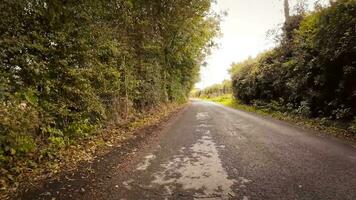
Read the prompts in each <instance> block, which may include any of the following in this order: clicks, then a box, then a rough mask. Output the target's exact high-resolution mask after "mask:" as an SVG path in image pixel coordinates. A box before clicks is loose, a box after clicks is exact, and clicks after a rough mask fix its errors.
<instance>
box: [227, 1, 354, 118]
mask: <svg viewBox="0 0 356 200" xmlns="http://www.w3.org/2000/svg"><path fill="white" fill-rule="evenodd" d="M355 11H356V2H355V1H353V0H338V1H336V2H334V3H331V5H330V6H329V7H326V8H322V9H319V10H317V11H314V12H312V13H309V14H305V15H299V16H292V17H291V18H290V19H289V20H288V21H287V22H286V24H285V26H284V28H283V35H282V38H283V39H282V41H281V42H280V45H279V46H277V47H276V48H274V49H273V50H270V51H268V52H265V53H263V54H261V55H260V56H258V57H257V58H255V59H249V60H247V61H245V62H243V63H237V64H234V65H233V66H232V68H231V70H230V72H231V75H232V87H233V91H234V96H235V97H236V98H237V99H239V100H241V101H242V102H243V103H247V104H253V103H254V102H256V101H259V102H265V103H266V104H271V103H273V102H276V103H277V104H278V105H280V107H281V110H286V111H290V112H293V113H296V114H298V115H303V116H307V117H320V118H328V119H334V120H342V121H346V122H350V121H351V120H352V119H353V118H354V117H355V115H356V95H355V94H356V49H355V47H356V17H355Z"/></svg>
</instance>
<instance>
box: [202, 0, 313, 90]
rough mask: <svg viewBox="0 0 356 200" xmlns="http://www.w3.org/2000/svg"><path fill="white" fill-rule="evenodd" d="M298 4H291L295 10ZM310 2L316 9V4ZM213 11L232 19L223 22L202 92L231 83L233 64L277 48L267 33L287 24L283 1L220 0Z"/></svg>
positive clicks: (204, 77) (203, 69)
mask: <svg viewBox="0 0 356 200" xmlns="http://www.w3.org/2000/svg"><path fill="white" fill-rule="evenodd" d="M296 1H297V0H290V4H291V5H290V7H291V9H292V8H293V7H294V5H295V4H296ZM308 1H309V2H308V3H309V5H310V6H311V7H312V5H313V2H315V1H316V0H308ZM213 10H215V11H216V12H220V11H227V13H228V15H227V16H226V17H224V18H223V21H222V22H221V32H222V36H221V37H220V38H218V39H216V42H217V43H218V45H219V47H218V48H216V49H214V50H213V51H212V54H211V55H210V56H209V57H208V58H207V60H206V61H207V63H208V65H207V66H206V67H201V72H200V79H201V81H200V82H199V83H197V84H196V87H197V88H199V89H203V88H205V87H208V86H210V85H213V84H215V83H221V82H222V81H223V80H225V79H230V76H229V73H228V69H229V68H230V65H231V64H232V63H233V62H241V61H243V60H245V59H247V58H248V57H249V56H252V57H255V56H256V55H257V54H259V53H261V52H263V51H265V50H268V49H269V48H271V47H273V46H274V45H275V44H274V43H273V40H271V39H268V38H267V36H266V33H267V31H268V30H271V29H276V28H277V27H278V26H280V25H281V24H282V23H283V22H284V12H283V0H217V4H215V5H214V7H213Z"/></svg>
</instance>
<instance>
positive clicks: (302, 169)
mask: <svg viewBox="0 0 356 200" xmlns="http://www.w3.org/2000/svg"><path fill="white" fill-rule="evenodd" d="M159 135H160V136H159V138H156V139H155V140H154V141H152V142H151V143H150V144H149V145H148V146H142V148H140V147H138V149H137V150H136V151H135V153H134V154H133V157H134V158H133V159H132V160H131V161H130V163H129V165H131V166H129V167H126V168H125V170H119V169H118V168H115V167H111V168H110V169H112V170H109V171H105V172H102V173H104V174H105V173H106V174H109V175H108V177H110V178H108V179H105V180H101V181H102V182H101V183H100V184H97V185H96V186H95V187H94V189H91V190H88V189H83V191H85V192H83V194H81V195H80V196H75V198H76V199H135V200H136V199H241V200H253V199H273V200H276V199H286V200H289V199H298V200H299V199H322V200H327V199H332V200H335V199H350V200H355V199H356V148H355V147H354V146H352V145H351V144H348V143H346V142H343V141H341V140H339V139H336V138H333V137H330V136H325V135H323V134H321V135H320V134H319V135H318V134H315V133H313V132H311V131H306V130H303V129H301V128H299V127H296V126H294V125H291V124H288V123H286V122H281V121H278V120H274V119H269V118H266V117H261V116H258V115H255V114H251V113H247V112H243V111H239V110H234V109H231V108H227V107H224V106H220V105H217V104H214V103H209V102H202V101H193V102H192V104H191V105H190V106H189V107H188V108H186V109H185V110H184V111H183V112H182V113H181V114H180V115H179V116H178V117H176V119H174V120H173V121H171V122H170V123H168V124H167V125H166V126H165V127H164V128H163V130H161V131H160V133H159ZM112 162H115V161H112ZM112 166H115V164H113V165H112ZM73 195H74V193H73Z"/></svg>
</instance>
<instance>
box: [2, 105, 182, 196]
mask: <svg viewBox="0 0 356 200" xmlns="http://www.w3.org/2000/svg"><path fill="white" fill-rule="evenodd" d="M184 106H185V104H169V105H162V106H160V107H158V108H156V109H153V110H148V111H147V112H145V113H141V114H137V115H136V117H135V118H134V119H132V120H131V121H130V122H127V123H125V124H123V125H120V126H112V127H110V128H107V129H106V130H102V131H101V132H100V133H99V134H96V135H93V136H91V137H90V138H85V139H82V140H78V141H75V142H73V143H71V144H68V145H66V146H65V147H62V148H59V149H51V151H53V152H54V154H53V156H52V157H46V158H45V159H42V158H40V157H39V156H40V155H33V156H32V157H31V156H28V157H24V158H23V159H22V160H18V161H16V163H15V164H14V165H13V166H12V167H11V168H8V167H6V166H0V174H1V176H0V186H1V189H0V199H8V198H9V196H10V194H11V193H16V192H17V191H18V190H22V189H25V188H27V187H29V186H30V185H33V184H36V182H40V181H41V180H44V179H47V178H51V177H55V175H57V174H59V172H61V171H64V170H65V171H70V170H73V169H75V168H77V167H78V163H80V162H83V161H84V162H85V161H86V162H90V161H92V160H93V159H94V158H95V157H97V156H100V155H104V154H105V153H108V152H110V150H111V149H112V148H113V147H115V146H117V145H118V144H120V143H122V142H124V141H126V140H128V139H130V138H132V137H134V135H135V134H134V133H136V132H137V131H138V130H140V129H144V128H146V127H149V126H152V125H155V124H159V123H160V122H162V121H164V120H165V119H167V118H168V117H169V116H171V115H172V114H173V113H175V112H177V111H178V110H180V109H182V108H183V107H184Z"/></svg>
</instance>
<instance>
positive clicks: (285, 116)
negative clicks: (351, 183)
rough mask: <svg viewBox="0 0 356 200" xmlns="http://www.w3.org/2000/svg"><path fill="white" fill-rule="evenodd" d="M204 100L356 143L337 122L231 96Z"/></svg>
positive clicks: (351, 135)
mask: <svg viewBox="0 0 356 200" xmlns="http://www.w3.org/2000/svg"><path fill="white" fill-rule="evenodd" d="M203 100H207V101H212V102H215V103H218V104H221V105H224V106H227V107H230V108H234V109H238V110H243V111H247V112H251V113H256V114H259V115H262V116H268V117H272V118H275V119H278V120H283V121H287V122H290V123H293V124H297V125H299V126H301V127H303V128H306V129H312V130H315V131H319V132H324V133H327V134H330V135H334V136H336V137H341V138H346V139H348V140H350V141H353V142H356V134H355V133H353V132H351V131H349V130H348V127H347V126H345V125H344V124H342V123H340V122H337V121H332V120H325V119H319V118H315V119H311V118H306V117H303V116H300V115H296V114H292V113H288V112H281V111H278V110H274V109H271V108H267V107H258V106H254V105H246V104H243V103H241V102H239V101H238V100H235V98H234V97H233V96H232V95H231V94H226V95H223V96H217V97H212V98H203Z"/></svg>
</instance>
